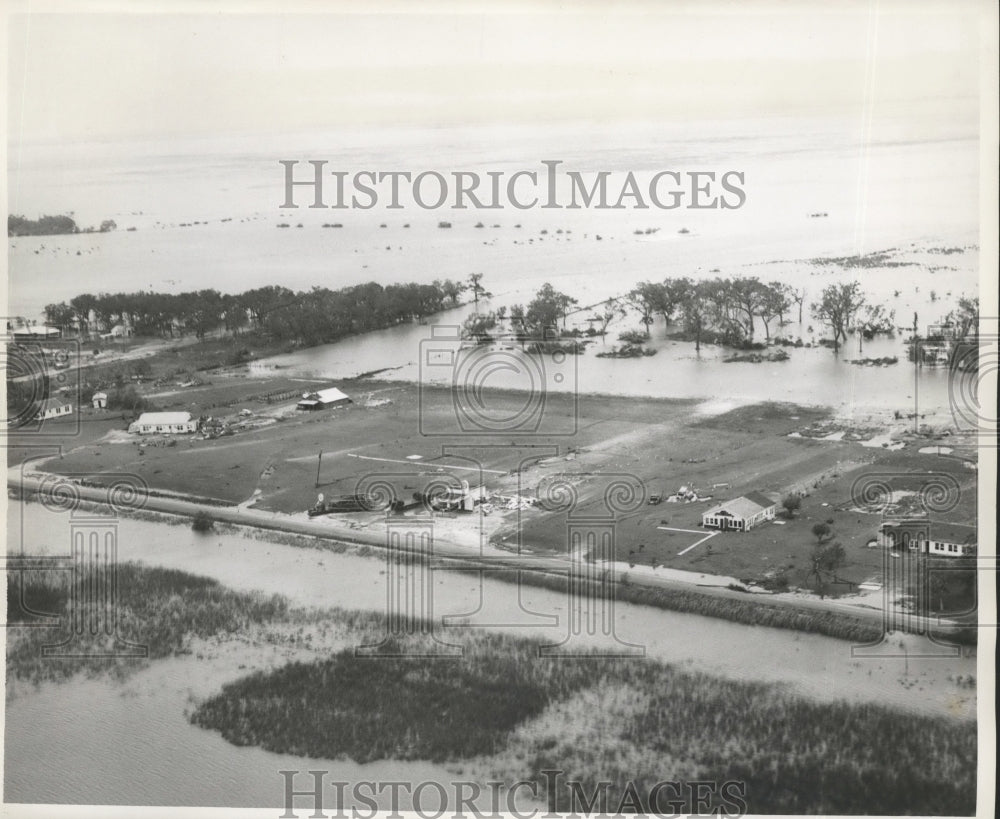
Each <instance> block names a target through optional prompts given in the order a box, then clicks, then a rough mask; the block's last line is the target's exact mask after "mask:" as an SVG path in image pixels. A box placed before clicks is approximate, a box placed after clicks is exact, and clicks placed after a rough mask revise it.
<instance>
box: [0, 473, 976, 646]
mask: <svg viewBox="0 0 1000 819" xmlns="http://www.w3.org/2000/svg"><path fill="white" fill-rule="evenodd" d="M35 474H36V475H38V476H41V477H35V476H33V475H27V476H24V479H22V476H19V475H15V474H11V473H10V472H9V471H8V490H10V489H11V488H14V489H16V490H17V491H19V492H20V493H30V495H29V496H28V497H24V494H22V497H21V498H20V499H19V502H22V503H28V502H37V501H35V500H34V496H35V495H36V494H37V491H38V489H39V488H40V487H41V485H42V483H43V482H44V481H45V480H46V479H47V478H48V477H50V476H57V473H48V472H43V471H38V472H36V473H35ZM75 487H76V492H77V497H76V499H75V501H74V502H75V503H77V504H79V503H81V502H82V503H84V504H90V505H94V506H100V507H107V506H109V505H111V504H109V502H108V492H107V489H106V488H104V487H89V486H81V485H79V484H75ZM74 508H75V507H74ZM112 508H113V509H114V510H115V512H116V513H118V514H127V515H130V516H136V517H139V518H140V519H142V518H145V519H149V518H152V519H154V520H155V521H157V522H165V523H168V524H169V525H184V523H186V522H187V520H188V519H193V518H195V517H196V516H197V515H199V514H204V513H208V514H209V516H210V517H211V518H212V520H213V522H218V523H222V524H224V525H226V526H232V527H236V528H241V527H242V528H247V529H251V530H254V531H256V532H260V533H266V532H272V533H277V534H279V535H284V536H285V537H284V538H282V539H274V542H278V543H285V544H287V545H291V546H294V547H296V548H301V547H306V548H318V549H323V548H324V545H325V544H338V545H341V546H344V547H346V548H348V549H352V548H353V549H356V550H358V551H360V550H370V549H372V548H377V549H381V550H385V548H386V543H385V539H384V538H383V537H380V536H371V535H368V534H367V533H365V532H361V531H357V530H350V531H344V530H336V531H335V530H332V529H331V528H330V527H324V526H322V524H316V523H312V522H311V521H303V520H294V519H293V518H292V517H291V516H289V515H284V514H281V513H278V512H271V513H264V512H259V511H257V510H252V509H247V508H245V507H240V506H235V507H234V506H222V507H220V506H210V505H207V504H202V503H198V502H196V501H194V500H190V499H183V498H181V497H168V496H163V495H152V494H149V495H147V496H145V497H144V499H143V502H142V503H141V504H140V505H137V506H135V507H130V506H124V505H123V506H112ZM147 516H148V517H147ZM181 519H182V520H181ZM305 538H311V539H312V542H311V543H310V542H303V540H302V539H305ZM264 539H265V540H268V538H267V536H266V535H265V536H264ZM289 539H290V540H292V541H293V542H292V543H289ZM295 541H298V542H295ZM396 548H399V549H401V550H402V551H416V550H412V549H409V548H408V547H407V546H406V545H405V544H400V545H399V546H398V547H396ZM495 552H496V554H495V555H485V554H482V553H480V554H478V555H477V554H474V553H473V550H472V549H470V548H468V547H463V546H461V545H460V544H457V543H454V542H449V541H448V540H441V539H439V538H435V540H434V560H435V561H440V562H442V563H444V564H447V565H449V567H450V568H451V569H453V570H458V571H460V572H463V573H466V572H467V573H473V574H482V575H484V576H486V575H490V576H495V577H496V579H500V580H507V581H510V582H521V581H522V580H523V581H525V582H528V583H529V584H531V585H537V586H541V587H543V588H549V589H554V588H565V584H566V582H567V579H568V576H569V570H570V565H571V564H570V561H568V560H567V559H565V558H562V557H555V556H546V555H540V554H528V555H517V554H515V553H513V552H506V551H503V550H499V549H498V550H495ZM362 556H366V557H367V556H370V554H364V555H362ZM512 570H514V571H512ZM691 575H692V578H693V577H694V576H695V575H694V573H691ZM706 576H707V575H702V577H706ZM712 577H714V575H713V576H712ZM604 580H605V582H607V581H610V582H611V584H612V586H611V587H612V588H613V589H614V596H615V599H618V600H621V601H622V602H631V603H636V604H639V605H646V606H650V607H652V608H657V609H665V610H669V611H677V612H687V613H691V614H698V615H703V616H708V617H715V618H719V619H723V620H728V621H730V622H735V623H740V624H743V625H750V626H752V625H763V626H768V627H774V628H781V629H786V630H791V631H797V632H801V633H816V634H822V635H825V636H829V637H834V638H839V639H847V640H860V641H863V642H866V643H874V642H878V641H879V640H880V639H881V640H885V639H887V634H886V633H885V632H884V631H883V630H882V624H883V622H884V613H883V610H882V609H880V608H874V607H871V606H868V605H866V604H862V605H853V604H851V603H843V602H840V601H838V600H837V599H825V598H819V599H811V598H807V597H802V596H801V595H798V594H795V593H788V594H774V593H754V594H749V593H748V592H747V591H746V590H736V589H732V588H729V587H727V586H722V585H706V584H697V583H695V582H693V581H690V580H682V579H678V577H676V576H675V577H670V578H661V577H656V576H654V575H653V574H651V573H648V572H637V573H632V572H629V571H622V570H620V569H618V568H615V567H614V566H612V567H610V568H606V569H605V571H604ZM588 585H590V586H591V587H592V589H593V590H596V591H600V590H601V589H603V588H605V586H604V585H602V584H596V583H594V582H589V581H588ZM910 616H911V618H914V619H917V620H922V626H923V628H924V629H925V630H926V631H931V627H933V626H935V625H937V626H938V627H939V628H940V626H941V624H942V621H941V620H940V619H939V618H937V617H931V616H928V617H924V618H915V617H914V615H912V614H911V615H910ZM950 625H951V627H952V628H960V625H959V624H950ZM938 633H939V634H940V633H941V632H940V631H939V632H938ZM960 642H961V643H963V644H967V643H968V640H967V639H965V638H963V639H961V640H960ZM974 646H975V641H974V640H973V642H972V648H973V650H974Z"/></svg>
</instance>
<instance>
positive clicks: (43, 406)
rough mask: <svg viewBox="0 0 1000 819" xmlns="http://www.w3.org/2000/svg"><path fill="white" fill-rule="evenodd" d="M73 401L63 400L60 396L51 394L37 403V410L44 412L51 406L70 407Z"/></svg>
mask: <svg viewBox="0 0 1000 819" xmlns="http://www.w3.org/2000/svg"><path fill="white" fill-rule="evenodd" d="M72 406H73V403H72V402H71V401H65V400H63V399H62V398H58V397H56V396H52V397H51V398H46V399H45V400H43V401H42V402H41V403H40V404H39V410H40V411H42V412H44V411H45V410H47V409H50V408H52V407H70V408H72Z"/></svg>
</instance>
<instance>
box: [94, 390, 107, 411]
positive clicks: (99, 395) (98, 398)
mask: <svg viewBox="0 0 1000 819" xmlns="http://www.w3.org/2000/svg"><path fill="white" fill-rule="evenodd" d="M90 400H91V402H92V403H93V405H94V409H107V407H108V394H107V393H106V392H95V393H94V394H93V396H92V397H91V399H90Z"/></svg>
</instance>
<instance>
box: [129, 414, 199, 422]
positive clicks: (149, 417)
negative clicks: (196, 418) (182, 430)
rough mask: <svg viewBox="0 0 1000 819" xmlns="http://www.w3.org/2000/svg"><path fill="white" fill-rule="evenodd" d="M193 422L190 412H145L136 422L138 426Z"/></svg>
mask: <svg viewBox="0 0 1000 819" xmlns="http://www.w3.org/2000/svg"><path fill="white" fill-rule="evenodd" d="M190 420H191V413H190V412H144V413H143V414H142V415H140V416H139V418H138V419H137V420H136V423H137V424H186V423H187V422H188V421H190Z"/></svg>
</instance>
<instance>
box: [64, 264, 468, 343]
mask: <svg viewBox="0 0 1000 819" xmlns="http://www.w3.org/2000/svg"><path fill="white" fill-rule="evenodd" d="M467 289H470V285H467V284H466V283H464V282H455V281H452V280H443V281H442V280H439V281H435V282H433V283H432V284H415V283H409V284H390V285H381V284H378V283H377V282H367V283H365V284H359V285H354V286H352V287H343V288H340V289H337V290H331V289H329V288H326V287H313V288H312V289H310V290H300V291H293V290H290V289H289V288H287V287H281V286H278V285H269V286H266V287H255V288H253V289H251V290H247V291H245V292H243V293H236V294H229V293H220V292H219V291H218V290H214V289H206V290H197V291H190V292H186V293H156V292H152V291H138V292H134V293H99V294H96V295H95V294H92V293H83V294H81V295H79V296H76V297H74V298H73V299H70V301H69V302H59V303H57V304H49V305H46V307H45V321H46V323H47V324H49V325H52V326H54V327H73V328H75V329H76V330H78V331H79V332H80V333H81V334H84V335H86V334H90V333H93V332H109V331H110V330H111V329H112V328H113V327H115V326H116V325H123V326H127V327H129V328H130V329H131V330H132V331H133V332H134V333H135V334H137V335H147V336H154V335H159V336H164V337H171V338H173V337H175V336H179V335H185V334H188V333H194V334H195V335H196V336H197V337H198V338H204V337H205V336H206V335H208V334H209V333H212V332H215V331H216V330H218V329H220V328H224V329H225V330H226V331H228V332H230V333H233V334H240V333H244V332H248V331H253V332H260V333H263V334H265V335H267V336H269V337H271V338H274V339H276V340H279V341H295V342H300V343H302V344H305V345H311V344H323V343H326V342H329V341H334V340H336V339H338V338H342V337H344V336H348V335H352V334H355V333H365V332H369V331H371V330H381V329H385V328H387V327H392V326H395V325H397V324H403V323H406V322H412V321H419V320H420V319H422V318H424V317H425V316H429V315H432V314H434V313H437V312H439V311H441V310H444V309H447V308H450V307H457V306H458V304H459V298H460V297H461V295H462V294H463V293H464V292H465V291H466V290H467ZM475 295H477V297H480V296H481V295H482V290H481V289H480V291H477V292H476V293H475Z"/></svg>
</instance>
